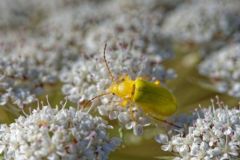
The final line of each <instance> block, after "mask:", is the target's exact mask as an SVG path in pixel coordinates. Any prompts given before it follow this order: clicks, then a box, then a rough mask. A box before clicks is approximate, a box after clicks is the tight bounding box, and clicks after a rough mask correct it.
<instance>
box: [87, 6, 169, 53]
mask: <svg viewBox="0 0 240 160" xmlns="http://www.w3.org/2000/svg"><path fill="white" fill-rule="evenodd" d="M161 21H162V12H161V10H160V9H155V10H140V11H139V10H134V9H132V10H130V11H129V10H128V11H126V12H124V13H121V14H119V15H118V16H117V17H114V18H112V19H109V20H108V21H105V22H104V23H101V24H100V25H98V26H96V27H94V28H92V29H90V30H89V31H88V33H87V34H86V40H85V46H86V50H90V51H92V52H97V51H99V48H101V47H102V46H103V45H104V43H105V42H108V43H109V47H110V48H112V49H117V46H116V43H122V44H131V45H132V48H134V49H135V50H136V51H138V52H142V53H145V54H159V55H160V56H162V58H169V57H170V56H171V50H170V46H168V45H169V44H170V43H168V44H166V42H165V43H164V42H163V41H162V38H161V35H160V24H161Z"/></svg>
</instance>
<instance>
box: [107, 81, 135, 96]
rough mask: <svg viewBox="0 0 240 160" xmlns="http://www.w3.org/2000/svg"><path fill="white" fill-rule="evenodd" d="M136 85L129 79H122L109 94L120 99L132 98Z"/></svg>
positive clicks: (113, 85) (112, 86)
mask: <svg viewBox="0 0 240 160" xmlns="http://www.w3.org/2000/svg"><path fill="white" fill-rule="evenodd" d="M134 83H135V81H133V80H131V79H130V78H129V77H124V78H122V79H121V80H120V81H119V82H114V83H113V84H111V86H110V87H109V89H108V90H109V92H111V93H113V94H115V95H117V96H118V97H120V98H131V97H132V95H133V94H134Z"/></svg>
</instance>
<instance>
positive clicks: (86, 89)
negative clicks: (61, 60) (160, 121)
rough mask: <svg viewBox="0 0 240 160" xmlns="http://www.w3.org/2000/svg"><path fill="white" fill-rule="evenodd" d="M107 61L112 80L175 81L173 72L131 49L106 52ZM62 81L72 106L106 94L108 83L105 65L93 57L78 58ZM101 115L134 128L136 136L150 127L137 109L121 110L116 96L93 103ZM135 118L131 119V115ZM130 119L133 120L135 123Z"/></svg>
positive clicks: (99, 58)
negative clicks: (144, 79)
mask: <svg viewBox="0 0 240 160" xmlns="http://www.w3.org/2000/svg"><path fill="white" fill-rule="evenodd" d="M107 52H108V53H107V61H108V62H109V65H110V69H111V71H112V73H113V74H114V77H115V78H119V77H118V76H121V75H124V74H128V75H129V76H130V77H131V78H133V79H134V78H136V77H138V76H145V77H148V78H149V80H160V81H161V82H164V81H165V80H168V79H171V78H174V76H175V73H174V71H173V70H171V69H169V70H165V69H164V68H163V66H162V65H161V64H159V63H158V62H157V61H156V57H157V56H156V57H155V60H154V61H153V60H148V59H147V58H144V59H143V58H141V54H140V53H139V52H135V51H134V50H131V51H129V50H124V49H121V50H120V49H119V50H117V51H111V52H109V51H107ZM61 80H62V81H63V83H64V85H63V87H62V92H63V93H64V94H65V95H66V96H67V97H68V99H70V101H72V102H75V103H80V102H82V101H84V100H89V99H91V98H93V97H95V96H97V95H100V94H102V93H104V92H107V88H108V87H109V86H110V84H111V79H110V77H109V74H108V71H107V69H106V66H105V64H104V62H103V59H102V60H101V55H96V56H95V57H93V58H90V59H79V61H78V62H76V63H75V64H73V65H72V68H71V70H70V71H69V70H66V71H65V72H62V75H61ZM95 102H96V104H95V106H97V108H98V111H99V113H100V114H101V115H104V116H107V117H108V118H109V119H111V120H114V119H118V121H119V122H120V124H121V125H123V126H124V128H127V129H133V130H134V133H135V134H137V135H140V134H142V128H143V126H145V125H148V124H149V120H148V118H147V116H146V115H145V114H144V113H143V112H142V111H141V110H140V109H139V107H137V106H136V105H134V104H132V105H133V108H134V109H133V110H131V109H130V108H131V107H122V106H120V105H119V102H120V99H119V98H118V97H116V96H112V95H109V96H105V97H101V98H100V101H98V102H100V103H97V100H96V101H95ZM131 113H133V115H134V116H132V114H131ZM131 117H135V118H134V120H133V119H132V118H131Z"/></svg>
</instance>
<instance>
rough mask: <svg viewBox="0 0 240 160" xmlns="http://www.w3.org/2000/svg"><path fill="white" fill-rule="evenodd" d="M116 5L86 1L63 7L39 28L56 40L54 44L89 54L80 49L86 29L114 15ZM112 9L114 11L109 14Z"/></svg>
mask: <svg viewBox="0 0 240 160" xmlns="http://www.w3.org/2000/svg"><path fill="white" fill-rule="evenodd" d="M116 7H117V6H116V5H115V6H114V5H113V3H104V2H103V3H102V4H98V5H96V4H92V3H86V4H83V5H78V6H76V7H74V8H65V9H63V10H61V12H56V13H55V14H53V15H52V16H50V17H49V18H48V19H46V20H45V21H44V22H43V23H42V24H40V26H39V30H40V32H41V33H42V34H44V35H46V36H49V37H51V38H52V40H54V41H56V42H55V43H56V44H57V43H61V44H65V45H66V46H67V47H71V48H75V49H77V50H78V53H79V54H80V53H82V52H85V53H87V54H89V52H90V51H88V50H82V47H83V45H84V39H85V38H84V37H85V35H86V33H87V31H88V30H89V29H91V28H94V27H95V25H99V24H101V23H103V22H104V21H105V20H106V19H110V18H111V17H112V16H113V15H115V14H116V12H117V10H118V9H115V8H116ZM114 9H115V10H116V12H115V11H114V14H110V13H112V12H113V10H114ZM67 47H66V48H67Z"/></svg>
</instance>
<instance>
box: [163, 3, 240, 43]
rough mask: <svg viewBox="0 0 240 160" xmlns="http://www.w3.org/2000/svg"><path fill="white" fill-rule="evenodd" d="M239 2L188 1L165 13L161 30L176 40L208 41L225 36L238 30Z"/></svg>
mask: <svg viewBox="0 0 240 160" xmlns="http://www.w3.org/2000/svg"><path fill="white" fill-rule="evenodd" d="M239 6H240V2H239V1H238V0H210V1H209V0H193V1H191V3H189V2H186V3H183V4H182V5H180V6H179V7H177V9H176V10H174V11H173V12H172V13H170V14H169V16H168V17H166V19H165V21H164V23H163V25H162V30H161V31H162V33H163V34H164V35H166V36H170V37H172V38H173V39H174V40H177V41H187V42H189V41H190V42H195V43H205V42H210V41H211V40H213V39H214V38H215V39H216V38H224V37H226V36H227V35H229V34H231V33H232V32H234V31H237V30H238V26H239V20H238V17H239V14H240V12H239V9H240V7H239ZM182 17H184V18H182ZM176 26H177V27H176Z"/></svg>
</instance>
